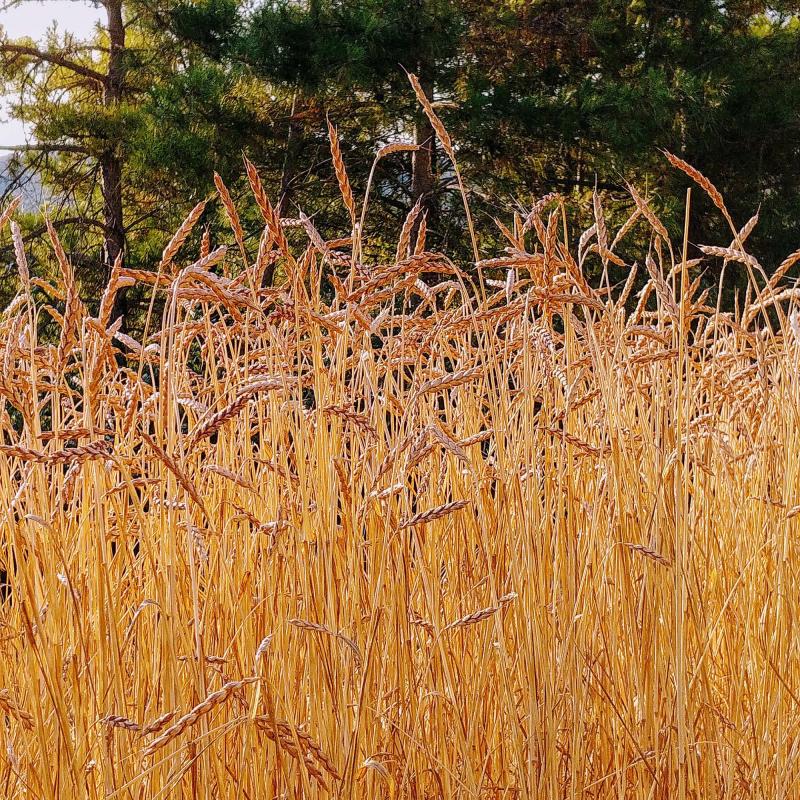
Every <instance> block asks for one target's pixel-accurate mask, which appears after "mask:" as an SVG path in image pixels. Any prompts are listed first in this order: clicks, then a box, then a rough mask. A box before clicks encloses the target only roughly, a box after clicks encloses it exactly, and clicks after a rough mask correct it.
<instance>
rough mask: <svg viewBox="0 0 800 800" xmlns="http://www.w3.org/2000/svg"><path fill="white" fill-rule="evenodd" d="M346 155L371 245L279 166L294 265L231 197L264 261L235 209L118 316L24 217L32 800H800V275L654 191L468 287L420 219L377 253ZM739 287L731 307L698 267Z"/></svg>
mask: <svg viewBox="0 0 800 800" xmlns="http://www.w3.org/2000/svg"><path fill="white" fill-rule="evenodd" d="M428 113H429V114H431V115H433V116H434V119H435V114H434V112H433V110H432V109H428ZM448 142H449V140H448ZM331 143H332V153H333V160H334V166H335V168H336V176H337V178H338V181H339V185H340V188H341V189H342V196H343V202H344V206H345V207H346V208H347V210H348V211H349V213H350V217H351V221H352V223H353V227H352V231H348V232H346V234H345V235H343V237H342V238H340V239H335V240H325V239H324V238H323V237H322V235H321V234H320V233H319V232H318V231H317V230H316V228H315V227H314V225H313V223H312V221H311V220H310V219H309V218H308V217H305V216H301V217H300V218H299V219H286V220H279V219H277V217H276V215H275V211H274V209H273V207H272V206H271V205H270V202H269V200H268V199H267V196H266V193H265V191H264V189H263V187H262V186H261V183H260V180H259V178H258V174H257V171H256V169H255V168H254V167H253V166H252V165H251V164H249V163H248V164H247V165H246V166H247V173H248V177H249V179H250V184H251V186H252V190H253V194H254V196H255V200H256V202H257V203H258V205H259V207H260V209H261V211H262V214H263V217H264V231H263V234H262V236H261V239H260V246H259V248H258V253H257V254H256V253H254V252H252V249H253V248H252V247H250V245H249V240H247V237H246V234H245V231H243V229H242V224H241V222H240V220H239V216H238V215H237V211H236V206H235V205H234V202H233V200H232V199H231V196H230V194H229V192H228V190H227V189H226V187H225V185H224V183H223V182H222V180H221V179H219V178H218V179H217V188H218V190H219V197H220V202H221V203H222V205H223V206H224V208H225V211H226V214H227V216H228V219H229V221H230V224H231V240H232V246H231V248H230V250H229V251H226V248H225V246H224V245H220V246H217V247H213V246H212V243H210V242H209V241H208V237H207V236H204V237H203V239H202V244H201V252H200V253H199V255H198V254H197V253H196V252H195V254H192V253H191V252H190V248H189V243H190V242H191V241H194V240H193V239H191V238H190V236H191V235H192V230H193V228H195V226H196V225H197V223H198V220H199V219H200V215H201V213H202V212H203V204H200V205H199V206H197V207H196V208H195V209H194V210H193V211H192V213H191V214H190V215H189V217H187V220H186V222H185V223H184V224H183V225H182V226H181V228H180V230H179V231H178V232H177V233H176V234H175V236H174V237H173V239H172V241H170V242H169V244H168V245H167V247H166V248H165V250H164V255H163V258H162V260H161V262H160V264H158V265H157V267H156V268H155V269H154V270H153V271H141V272H138V271H135V270H131V269H127V268H125V267H123V266H122V265H121V264H119V263H118V264H117V265H116V266H115V268H114V270H113V273H112V276H111V281H110V283H109V285H108V288H107V289H106V292H105V294H104V296H103V297H102V301H101V303H100V308H99V312H98V314H97V316H91V315H90V313H89V311H88V309H87V308H86V307H85V306H84V304H83V303H82V302H81V300H80V299H79V286H78V285H77V283H76V278H75V274H74V271H73V268H72V266H71V265H70V263H69V260H68V259H67V257H66V255H65V254H64V251H63V249H62V247H61V245H60V244H59V241H58V237H57V235H56V233H55V231H54V230H52V229H51V241H52V246H53V260H54V263H57V264H58V266H59V274H60V278H59V279H58V280H54V281H47V280H43V279H42V278H38V277H36V276H32V275H31V274H30V273H29V269H28V266H27V263H26V256H25V248H24V246H23V242H22V240H21V236H20V233H19V228H18V226H17V225H16V223H15V222H14V221H13V216H14V210H15V209H14V204H12V205H10V206H9V207H8V208H6V210H5V212H4V213H3V215H2V220H1V221H0V222H1V223H2V226H3V227H4V228H5V229H6V235H9V232H10V235H11V236H12V237H13V239H14V242H15V245H16V253H17V262H18V263H17V266H18V272H19V292H18V294H17V296H16V298H15V299H14V301H13V302H12V303H11V305H10V306H9V307H8V308H7V309H6V310H5V311H4V312H3V314H2V317H1V318H0V344H1V345H2V364H3V366H2V373H0V396H1V397H2V400H1V401H0V403H1V405H0V431H1V432H2V433H1V436H2V439H1V441H2V445H0V568H2V574H3V576H4V579H3V585H2V595H0V717H2V725H0V738H2V740H3V742H2V744H3V751H2V753H0V793H1V794H2V796H3V797H8V798H23V797H24V798H37V799H38V798H42V799H43V800H44V799H45V798H47V799H48V800H50V799H52V800H55V799H56V798H177V797H192V798H237V799H238V798H243V799H244V798H266V799H267V800H269V798H317V797H319V798H325V797H332V798H414V799H415V800H422V799H423V798H443V799H444V800H450V799H451V798H475V799H476V800H477V799H478V798H481V799H482V798H487V800H488V798H498V799H499V798H553V799H555V798H615V800H622V798H631V799H633V798H635V799H636V800H646V799H647V800H649V799H650V798H667V797H669V798H681V800H683V798H750V797H753V798H757V797H758V798H784V797H785V798H789V797H796V796H797V795H798V792H800V788H799V787H798V778H799V777H800V772H799V771H798V748H800V714H798V710H799V709H798V705H799V704H800V700H799V699H798V695H797V692H798V685H799V682H800V674H798V673H799V672H800V662H799V661H798V647H797V641H798V640H797V635H796V632H795V628H794V623H795V621H796V620H797V619H798V618H800V595H799V594H798V593H797V592H796V584H795V580H797V571H798V567H800V551H799V550H798V533H800V527H798V525H799V523H798V519H800V458H798V456H797V453H798V452H800V441H798V425H797V421H798V420H797V415H798V411H800V396H798V380H797V374H798V367H799V366H800V322H798V317H797V316H796V312H794V310H793V306H794V303H795V302H796V300H797V297H798V290H797V289H793V288H792V287H791V284H790V283H789V282H788V281H787V279H786V273H787V272H788V271H789V269H790V268H791V267H792V265H793V264H794V263H795V262H796V261H797V260H798V259H800V252H798V253H796V254H794V255H793V256H790V257H789V258H787V259H786V261H784V263H783V264H782V265H780V267H779V268H778V269H777V270H776V271H774V273H773V277H772V278H770V279H769V281H768V282H765V279H764V277H763V276H762V268H761V265H759V264H758V262H757V261H756V260H755V259H754V258H753V257H751V256H749V255H747V254H746V250H745V244H746V239H747V237H748V236H749V234H750V232H751V231H752V229H753V226H754V225H755V223H756V220H755V218H754V219H753V220H751V221H750V222H749V223H747V225H745V226H744V228H741V229H737V227H736V226H735V225H733V222H732V221H731V226H732V231H731V241H730V243H729V244H728V245H727V246H716V247H706V248H705V249H704V252H705V254H706V258H705V259H704V260H703V261H702V262H701V261H700V260H697V259H695V260H687V258H686V243H685V242H673V243H671V242H670V241H669V235H668V233H667V231H666V229H665V228H664V226H663V224H662V223H661V222H660V221H659V219H658V217H657V216H656V214H655V213H654V211H653V210H652V209H651V207H650V206H649V205H648V202H647V200H646V199H645V198H644V197H642V196H641V195H640V194H639V193H637V192H636V191H635V190H633V189H631V192H632V201H633V204H634V208H635V210H634V212H633V214H632V216H631V217H630V218H629V219H628V221H627V222H626V223H625V224H624V225H623V226H622V228H621V229H619V230H609V228H608V226H607V223H606V221H605V218H604V216H605V215H604V210H603V205H602V202H601V199H600V198H599V197H595V200H594V217H595V222H594V224H593V225H592V227H591V228H590V229H589V230H587V231H586V232H585V233H584V234H583V235H582V236H581V237H580V240H579V241H571V242H570V241H568V240H567V239H566V237H565V230H566V214H567V213H568V211H569V209H568V208H567V206H566V204H565V201H564V200H563V199H562V198H560V197H558V196H548V197H545V198H543V199H542V200H541V201H539V202H538V203H536V205H535V206H534V207H533V208H532V209H531V210H530V211H529V213H528V214H527V215H521V214H515V215H513V217H512V215H509V219H508V220H507V223H508V227H504V228H503V235H504V237H505V240H506V241H505V249H504V251H502V252H501V253H499V254H498V255H497V257H495V258H491V259H488V260H483V261H480V262H479V263H478V269H477V270H476V271H474V272H473V273H471V274H469V275H468V274H466V273H465V272H464V271H462V270H461V269H459V268H458V267H457V266H456V265H455V264H454V263H453V262H452V261H450V260H449V259H448V258H447V257H446V256H445V255H443V254H438V253H434V252H431V251H429V250H428V249H426V231H425V221H424V219H423V216H422V214H421V212H420V209H419V207H417V208H415V209H414V210H413V211H412V213H411V215H409V218H408V219H407V221H406V223H405V225H404V226H403V229H402V231H401V232H400V235H399V241H398V245H397V253H396V258H395V259H394V261H393V262H392V263H382V264H379V263H369V261H368V259H367V258H366V257H365V256H364V255H363V254H364V253H365V252H368V248H366V247H365V238H366V234H364V233H362V231H364V230H365V227H364V220H365V216H366V215H367V208H366V206H367V203H368V201H367V200H366V199H365V200H364V202H363V204H362V207H361V208H358V207H357V204H356V202H355V200H354V198H353V192H352V189H351V187H350V184H349V182H348V180H347V174H346V170H345V167H344V164H343V163H342V160H341V156H340V154H339V149H338V143H337V140H336V134H335V131H333V129H331ZM401 149H408V148H407V147H405V148H404V146H399V145H391V146H390V147H389V148H384V151H381V153H379V157H389V156H391V155H392V153H394V152H397V151H398V150H401ZM671 160H672V161H673V164H674V165H675V167H676V168H678V169H682V170H683V171H684V172H686V173H687V174H688V175H689V176H690V177H691V178H693V179H694V180H695V181H696V182H697V183H698V184H699V187H698V188H697V189H696V190H697V191H705V192H707V193H708V195H709V196H710V197H711V199H712V201H713V202H714V204H715V205H716V207H717V209H718V210H719V213H720V214H722V215H723V216H724V217H726V218H728V219H729V220H730V217H729V215H728V212H727V209H726V208H725V205H724V202H723V200H722V198H721V197H719V195H718V193H717V192H716V190H715V189H714V187H713V186H712V185H711V184H710V183H709V182H708V181H707V180H706V179H705V178H703V176H702V175H700V174H699V173H696V172H695V171H694V170H692V168H691V167H689V166H688V165H686V164H684V163H683V162H681V161H679V160H678V159H675V158H673V157H671ZM459 180H460V178H459ZM688 213H690V210H689V211H688ZM468 227H469V229H470V231H471V221H470V222H469V225H468ZM632 232H638V235H639V236H642V235H645V236H649V237H650V241H651V244H650V248H649V254H648V256H647V259H646V263H645V264H644V265H643V266H642V267H641V268H638V267H634V266H633V265H627V266H629V267H630V278H629V280H628V281H626V282H625V283H624V284H623V285H616V286H615V285H609V283H608V281H607V280H605V281H604V282H603V281H601V283H600V285H599V286H598V285H594V286H592V285H590V283H589V282H588V281H587V279H586V278H585V277H584V275H585V265H586V264H587V263H588V262H589V261H590V260H594V261H595V263H597V262H600V263H602V264H603V265H604V267H608V265H609V264H614V265H616V266H624V265H625V264H624V261H622V259H621V258H620V256H619V255H618V254H617V251H618V249H619V248H620V245H621V243H623V242H624V241H625V239H626V237H627V236H629V235H632ZM643 232H644V234H643ZM300 240H302V241H303V244H302V245H298V244H297V243H298V242H299V241H300ZM728 262H738V263H739V264H740V265H742V267H743V268H744V269H746V270H747V271H749V273H750V275H751V285H750V290H749V291H748V294H747V296H742V297H741V298H740V301H741V302H740V303H739V305H738V307H737V309H736V311H735V312H733V313H726V312H723V311H721V310H720V309H719V308H715V307H714V306H711V305H709V304H708V301H707V297H706V295H705V294H704V293H702V292H700V290H699V281H698V280H697V279H696V277H695V276H696V275H698V274H699V270H701V269H704V268H708V269H710V270H715V271H716V274H717V275H718V276H719V279H720V280H722V279H723V274H724V271H725V269H726V267H727V264H728ZM272 265H274V266H275V267H276V285H275V287H274V288H272V287H270V288H267V289H263V288H261V276H262V274H263V272H264V271H265V269H267V267H269V266H272ZM604 274H606V275H607V273H604ZM637 275H638V276H639V278H642V277H643V281H641V282H643V283H644V289H643V290H642V291H641V292H637V293H634V291H633V289H634V282H635V280H636V279H637ZM134 283H140V284H145V285H147V286H148V287H149V289H150V290H151V294H152V296H153V297H154V298H157V299H160V300H161V301H163V303H161V302H159V303H158V304H153V305H151V310H150V313H149V314H148V316H147V319H146V323H145V333H144V335H143V336H142V337H141V340H135V339H134V338H132V337H131V336H129V335H127V334H125V333H123V332H121V330H120V323H119V321H115V320H112V319H111V312H112V308H113V304H114V297H115V295H116V293H117V292H118V291H120V290H121V289H122V288H124V287H127V286H131V285H132V284H134ZM640 285H641V283H640ZM637 288H638V287H637ZM162 307H163V314H162V313H161V312H160V311H158V309H160V308H162ZM44 320H51V322H52V321H53V320H55V323H56V324H57V326H58V329H59V330H60V335H59V336H57V337H55V338H50V339H48V338H46V337H44V336H43V337H42V338H41V339H39V338H38V334H37V331H40V330H41V329H42V325H41V323H42V322H43V321H44Z"/></svg>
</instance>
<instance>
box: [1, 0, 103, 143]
mask: <svg viewBox="0 0 800 800" xmlns="http://www.w3.org/2000/svg"><path fill="white" fill-rule="evenodd" d="M102 13H103V9H102V8H96V7H95V6H94V5H93V4H92V3H89V2H85V0H44V2H35V1H34V0H24V2H22V3H21V4H20V5H18V6H16V7H15V8H11V9H9V10H7V11H0V27H2V28H3V30H4V32H5V35H6V36H8V37H9V38H12V39H15V38H17V37H19V36H31V37H33V38H34V39H36V40H41V39H42V38H43V37H44V35H45V32H46V31H47V29H48V28H50V27H51V26H52V25H53V22H55V23H56V24H57V26H58V29H59V30H60V31H69V32H70V33H74V34H76V35H77V36H86V35H87V34H89V33H91V31H92V29H93V28H94V25H95V23H96V22H97V21H98V20H99V19H101V14H102ZM24 141H25V131H24V129H23V126H22V124H21V123H19V122H18V121H17V120H9V119H8V110H7V108H6V106H5V103H3V102H0V144H2V145H13V144H21V143H22V142H24Z"/></svg>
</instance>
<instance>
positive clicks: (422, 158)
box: [411, 64, 436, 247]
mask: <svg viewBox="0 0 800 800" xmlns="http://www.w3.org/2000/svg"><path fill="white" fill-rule="evenodd" d="M417 77H418V78H419V82H420V86H422V90H423V91H424V92H425V95H426V96H427V97H428V99H430V100H433V89H434V85H433V80H432V78H431V76H430V71H429V70H428V69H427V67H426V65H424V64H418V65H417ZM414 144H416V145H419V148H420V149H419V150H417V151H415V152H414V153H413V154H412V156H411V200H412V202H413V203H416V202H417V201H418V200H421V201H422V202H421V205H422V212H423V213H427V216H428V224H429V225H430V223H431V221H432V219H433V217H434V215H435V212H436V208H435V205H436V198H435V196H434V190H435V188H436V181H435V175H434V169H435V164H436V132H435V131H434V129H433V125H431V123H430V120H429V119H428V117H427V116H426V115H425V112H424V111H423V110H422V108H421V107H418V109H417V115H416V119H415V121H414ZM421 222H422V213H421V214H420V215H419V216H418V217H417V221H416V223H415V224H414V228H413V230H412V232H411V242H412V247H413V245H414V243H415V242H416V240H417V234H418V232H419V226H420V224H421Z"/></svg>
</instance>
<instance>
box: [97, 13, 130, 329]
mask: <svg viewBox="0 0 800 800" xmlns="http://www.w3.org/2000/svg"><path fill="white" fill-rule="evenodd" d="M104 5H105V9H106V14H107V18H108V22H107V29H108V39H109V56H108V72H107V80H106V82H105V86H104V89H103V106H104V107H105V108H111V107H113V106H116V105H118V104H119V102H120V101H121V100H122V93H123V91H124V80H125V74H124V73H125V63H124V62H125V25H124V23H123V21H122V0H104ZM100 169H101V174H102V194H103V223H104V225H105V241H104V246H103V260H104V261H105V265H106V270H107V272H108V273H110V271H111V268H112V267H113V265H114V262H115V261H116V260H117V258H118V257H120V256H122V255H124V251H125V222H124V216H123V202H122V159H121V157H120V154H119V150H118V148H117V145H116V142H108V146H107V148H106V149H105V151H104V152H103V153H102V155H101V156H100ZM126 311H127V308H126V304H125V303H124V302H123V300H122V299H121V296H120V294H119V293H118V294H117V300H116V304H115V308H114V311H113V316H112V319H116V317H117V316H119V315H120V314H124V313H125V312H126Z"/></svg>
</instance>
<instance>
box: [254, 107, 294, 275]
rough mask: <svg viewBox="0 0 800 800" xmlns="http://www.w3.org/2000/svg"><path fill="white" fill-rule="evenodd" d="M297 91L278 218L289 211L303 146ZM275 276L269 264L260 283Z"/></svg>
mask: <svg viewBox="0 0 800 800" xmlns="http://www.w3.org/2000/svg"><path fill="white" fill-rule="evenodd" d="M298 105H299V102H298V97H297V92H295V93H294V97H292V110H291V112H290V113H289V129H288V131H287V133H286V151H285V153H284V157H283V169H282V171H281V193H280V197H279V198H278V207H277V209H276V213H277V215H278V219H282V218H283V217H285V216H286V215H287V212H288V211H289V204H290V203H291V202H292V189H293V183H294V179H295V176H296V173H297V163H298V160H299V156H300V151H301V150H302V148H303V125H302V123H301V122H300V120H298V119H297V117H296V115H297V112H298ZM274 277H275V264H269V265H268V266H267V268H266V269H265V270H264V277H263V279H262V285H263V286H265V287H269V286H272V281H273V278H274Z"/></svg>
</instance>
